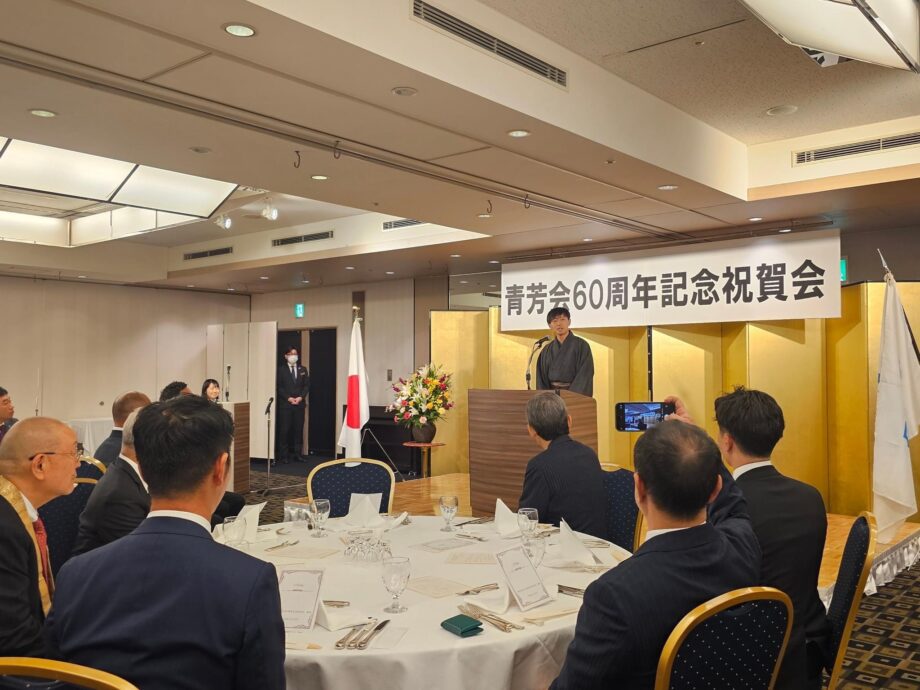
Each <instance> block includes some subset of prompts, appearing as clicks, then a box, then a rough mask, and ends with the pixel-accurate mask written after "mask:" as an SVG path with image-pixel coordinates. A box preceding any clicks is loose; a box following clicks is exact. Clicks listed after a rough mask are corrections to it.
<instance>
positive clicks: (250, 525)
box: [236, 501, 266, 544]
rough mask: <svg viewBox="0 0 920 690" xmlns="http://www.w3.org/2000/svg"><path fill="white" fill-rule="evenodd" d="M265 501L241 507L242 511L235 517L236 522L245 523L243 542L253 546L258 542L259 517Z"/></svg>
mask: <svg viewBox="0 0 920 690" xmlns="http://www.w3.org/2000/svg"><path fill="white" fill-rule="evenodd" d="M265 503H266V502H265V501H263V502H262V503H254V504H252V505H248V506H243V509H242V510H241V511H240V514H239V515H238V516H237V518H236V519H237V520H245V521H246V537H245V540H246V541H248V542H249V543H250V544H255V543H256V541H257V540H258V535H259V515H260V514H261V513H262V508H264V507H265Z"/></svg>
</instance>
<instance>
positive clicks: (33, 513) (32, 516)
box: [19, 491, 38, 522]
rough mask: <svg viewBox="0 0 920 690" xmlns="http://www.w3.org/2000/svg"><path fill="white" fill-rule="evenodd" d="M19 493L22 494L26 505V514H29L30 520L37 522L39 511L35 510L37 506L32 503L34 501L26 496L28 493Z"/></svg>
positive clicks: (23, 502)
mask: <svg viewBox="0 0 920 690" xmlns="http://www.w3.org/2000/svg"><path fill="white" fill-rule="evenodd" d="M19 495H20V496H22V504H23V505H24V506H25V507H26V514H27V515H28V516H29V520H31V521H32V522H35V521H36V520H38V511H37V510H35V506H33V505H32V501H30V500H29V499H28V498H26V495H25V494H24V493H22V492H21V491H20V492H19Z"/></svg>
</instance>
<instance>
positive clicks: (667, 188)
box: [658, 184, 677, 192]
mask: <svg viewBox="0 0 920 690" xmlns="http://www.w3.org/2000/svg"><path fill="white" fill-rule="evenodd" d="M658 189H660V190H661V191H662V192H673V191H674V190H675V189H677V185H676V184H660V185H658Z"/></svg>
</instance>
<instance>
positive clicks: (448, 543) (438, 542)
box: [411, 537, 475, 553]
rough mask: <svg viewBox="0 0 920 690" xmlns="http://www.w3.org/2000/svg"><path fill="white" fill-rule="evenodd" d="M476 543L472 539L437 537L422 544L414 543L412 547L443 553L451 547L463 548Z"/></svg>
mask: <svg viewBox="0 0 920 690" xmlns="http://www.w3.org/2000/svg"><path fill="white" fill-rule="evenodd" d="M474 543H475V542H472V541H463V540H462V539H454V538H453V537H447V538H446V539H435V540H434V541H426V542H423V543H421V544H413V545H412V547H411V548H413V549H421V550H422V551H427V552H428V553H441V552H443V551H450V550H451V549H462V548H463V547H464V546H470V545H471V544H474Z"/></svg>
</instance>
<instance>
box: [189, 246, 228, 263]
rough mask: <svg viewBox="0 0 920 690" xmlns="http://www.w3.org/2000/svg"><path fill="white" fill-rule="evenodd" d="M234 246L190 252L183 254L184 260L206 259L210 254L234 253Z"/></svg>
mask: <svg viewBox="0 0 920 690" xmlns="http://www.w3.org/2000/svg"><path fill="white" fill-rule="evenodd" d="M232 253H233V247H221V248H220V249H208V250H206V251H203V252H189V253H188V254H183V255H182V260H183V261H191V260H193V259H206V258H208V257H209V256H223V255H224V254H232Z"/></svg>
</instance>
